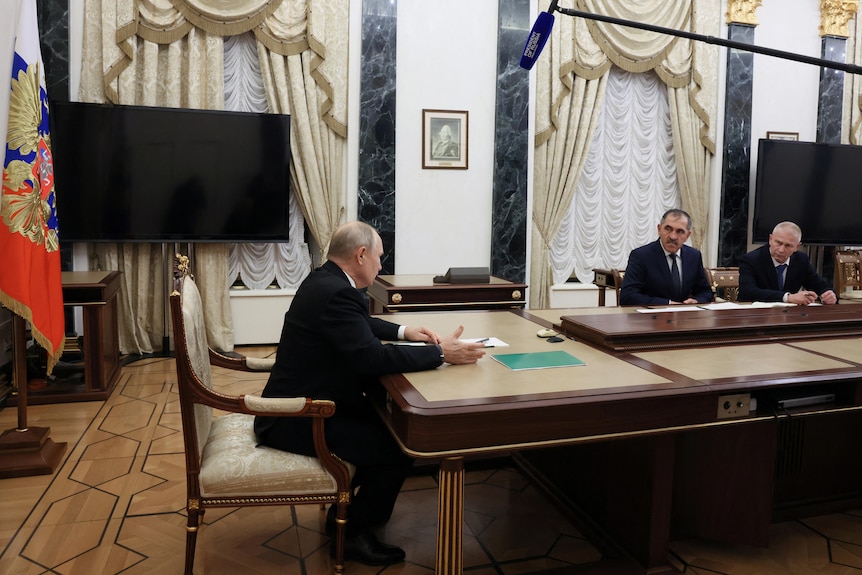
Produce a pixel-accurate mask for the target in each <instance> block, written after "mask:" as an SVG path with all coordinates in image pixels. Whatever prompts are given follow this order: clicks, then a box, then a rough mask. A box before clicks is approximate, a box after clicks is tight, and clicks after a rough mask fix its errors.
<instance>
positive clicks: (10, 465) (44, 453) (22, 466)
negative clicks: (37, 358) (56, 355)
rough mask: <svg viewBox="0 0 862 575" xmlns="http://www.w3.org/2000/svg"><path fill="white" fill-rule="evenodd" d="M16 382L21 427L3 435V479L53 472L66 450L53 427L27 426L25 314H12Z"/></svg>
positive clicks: (0, 475) (0, 451)
mask: <svg viewBox="0 0 862 575" xmlns="http://www.w3.org/2000/svg"><path fill="white" fill-rule="evenodd" d="M12 383H13V389H15V390H17V392H18V427H16V428H14V429H7V430H6V431H4V432H3V434H2V435H0V479H5V478H7V477H29V476H31V475H50V474H52V473H54V470H55V469H56V468H57V465H59V464H60V461H61V460H62V458H63V454H64V453H65V452H66V443H65V442H63V443H55V442H54V441H53V440H52V439H51V438H50V437H48V435H49V434H50V432H51V428H50V427H29V426H28V425H27V335H26V325H25V320H24V318H23V317H21V316H20V315H18V314H17V313H12Z"/></svg>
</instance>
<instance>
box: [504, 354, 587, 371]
mask: <svg viewBox="0 0 862 575" xmlns="http://www.w3.org/2000/svg"><path fill="white" fill-rule="evenodd" d="M491 357H493V358H494V359H495V360H497V361H499V362H500V363H502V364H503V365H505V366H506V367H508V368H509V369H511V370H513V371H522V370H525V369H547V368H551V367H574V366H578V365H586V364H585V363H584V362H583V361H582V360H580V359H578V358H576V357H575V356H573V355H572V354H570V353H568V352H566V351H562V350H556V351H535V352H532V353H498V354H495V355H492V356H491Z"/></svg>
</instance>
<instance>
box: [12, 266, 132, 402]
mask: <svg viewBox="0 0 862 575" xmlns="http://www.w3.org/2000/svg"><path fill="white" fill-rule="evenodd" d="M61 276H62V277H61V281H62V282H63V305H65V306H67V307H79V306H80V307H81V308H82V311H83V327H84V346H83V350H82V353H83V359H84V373H83V383H84V385H83V389H81V386H80V385H78V386H77V387H74V388H72V387H70V386H63V385H59V386H57V388H56V389H51V386H48V388H46V389H44V390H39V391H35V390H31V391H30V392H29V393H28V398H27V402H28V403H29V404H30V405H35V404H45V403H62V402H69V401H99V400H104V399H107V397H108V396H109V395H110V394H111V391H112V390H113V389H114V385H115V384H116V383H117V379H119V377H120V343H119V328H118V326H117V313H118V312H117V295H118V294H119V292H120V278H121V277H122V276H121V273H120V272H118V271H84V272H62V273H61ZM13 399H14V398H13Z"/></svg>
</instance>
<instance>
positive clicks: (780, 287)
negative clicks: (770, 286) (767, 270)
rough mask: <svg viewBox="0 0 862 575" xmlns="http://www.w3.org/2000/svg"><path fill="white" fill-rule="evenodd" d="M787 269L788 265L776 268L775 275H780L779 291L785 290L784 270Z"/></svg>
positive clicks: (779, 265) (780, 265)
mask: <svg viewBox="0 0 862 575" xmlns="http://www.w3.org/2000/svg"><path fill="white" fill-rule="evenodd" d="M786 269H787V264H778V265H777V266H775V273H777V274H778V289H780V290H783V289H784V270H786Z"/></svg>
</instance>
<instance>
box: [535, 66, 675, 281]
mask: <svg viewBox="0 0 862 575" xmlns="http://www.w3.org/2000/svg"><path fill="white" fill-rule="evenodd" d="M589 150H590V151H589V153H588V154H587V160H586V163H585V164H584V168H583V171H582V173H581V177H580V179H579V181H578V186H577V188H576V190H575V195H574V198H573V201H572V202H571V205H570V207H569V210H568V212H567V214H566V217H565V218H564V219H563V222H562V224H561V225H560V230H559V232H558V233H557V235H556V237H555V238H554V241H553V243H552V245H551V262H552V269H553V277H554V283H563V282H565V281H566V280H567V279H568V278H569V277H570V276H571V275H572V273H573V271H574V275H575V276H577V278H578V279H579V280H580V281H581V282H584V283H588V282H590V281H592V279H593V272H592V270H593V269H594V268H606V267H612V268H625V267H626V261H627V260H628V254H629V252H630V251H631V249H632V248H634V247H637V246H639V245H643V244H644V243H647V242H648V241H652V240H653V239H655V238H656V236H657V234H656V228H655V225H657V224H658V221H659V218H660V216H661V214H662V213H664V212H665V210H667V209H669V208H672V207H677V206H679V202H680V200H679V188H678V187H677V185H676V164H675V161H674V153H673V139H672V137H671V121H670V113H669V111H668V101H667V88H666V86H665V85H664V83H663V82H661V80H659V78H658V76H657V75H656V74H655V73H654V72H646V73H643V74H633V73H630V72H625V71H623V70H621V69H620V68H617V67H616V66H614V67H612V68H611V70H610V72H609V74H608V82H607V89H606V91H605V100H604V106H603V107H602V109H601V111H600V112H599V119H598V122H597V126H596V130H595V133H594V134H593V140H592V143H591V144H590V148H589ZM640 222H653V225H652V226H643V225H640ZM576 223H577V225H576Z"/></svg>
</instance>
